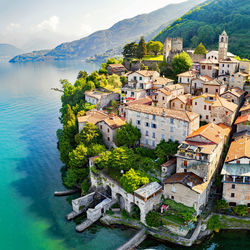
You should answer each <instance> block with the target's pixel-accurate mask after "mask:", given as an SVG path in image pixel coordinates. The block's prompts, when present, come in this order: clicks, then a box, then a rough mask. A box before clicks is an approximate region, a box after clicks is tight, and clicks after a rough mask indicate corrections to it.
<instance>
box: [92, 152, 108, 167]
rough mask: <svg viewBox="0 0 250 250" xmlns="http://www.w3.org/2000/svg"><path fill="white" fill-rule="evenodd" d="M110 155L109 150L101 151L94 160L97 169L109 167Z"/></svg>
mask: <svg viewBox="0 0 250 250" xmlns="http://www.w3.org/2000/svg"><path fill="white" fill-rule="evenodd" d="M111 156H112V153H111V152H110V151H106V152H103V153H101V154H100V155H99V157H98V158H96V159H95V160H94V163H95V165H96V166H97V168H99V169H105V168H109V167H110V165H111Z"/></svg>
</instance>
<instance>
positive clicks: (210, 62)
mask: <svg viewBox="0 0 250 250" xmlns="http://www.w3.org/2000/svg"><path fill="white" fill-rule="evenodd" d="M218 73H219V62H218V60H215V59H205V60H202V61H201V62H200V74H201V75H202V76H203V75H206V76H209V77H211V78H216V77H217V76H218Z"/></svg>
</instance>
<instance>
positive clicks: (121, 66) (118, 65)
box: [107, 63, 126, 70]
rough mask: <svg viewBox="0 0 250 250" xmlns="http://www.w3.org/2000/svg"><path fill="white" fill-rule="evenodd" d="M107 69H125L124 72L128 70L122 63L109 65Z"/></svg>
mask: <svg viewBox="0 0 250 250" xmlns="http://www.w3.org/2000/svg"><path fill="white" fill-rule="evenodd" d="M107 67H111V68H124V70H126V68H125V67H124V66H123V65H122V64H121V63H117V64H109V65H108V66H107Z"/></svg>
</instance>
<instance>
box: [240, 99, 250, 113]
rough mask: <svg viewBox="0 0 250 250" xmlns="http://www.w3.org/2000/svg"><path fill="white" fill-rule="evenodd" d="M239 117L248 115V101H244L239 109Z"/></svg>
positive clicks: (249, 107)
mask: <svg viewBox="0 0 250 250" xmlns="http://www.w3.org/2000/svg"><path fill="white" fill-rule="evenodd" d="M240 113H241V115H246V114H249V113H250V101H249V102H248V101H246V102H245V103H244V105H243V106H242V107H241V109H240Z"/></svg>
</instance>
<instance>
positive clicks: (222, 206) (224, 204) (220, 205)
mask: <svg viewBox="0 0 250 250" xmlns="http://www.w3.org/2000/svg"><path fill="white" fill-rule="evenodd" d="M228 207H229V204H228V203H227V202H226V201H225V200H217V201H216V209H218V210H225V209H228Z"/></svg>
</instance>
